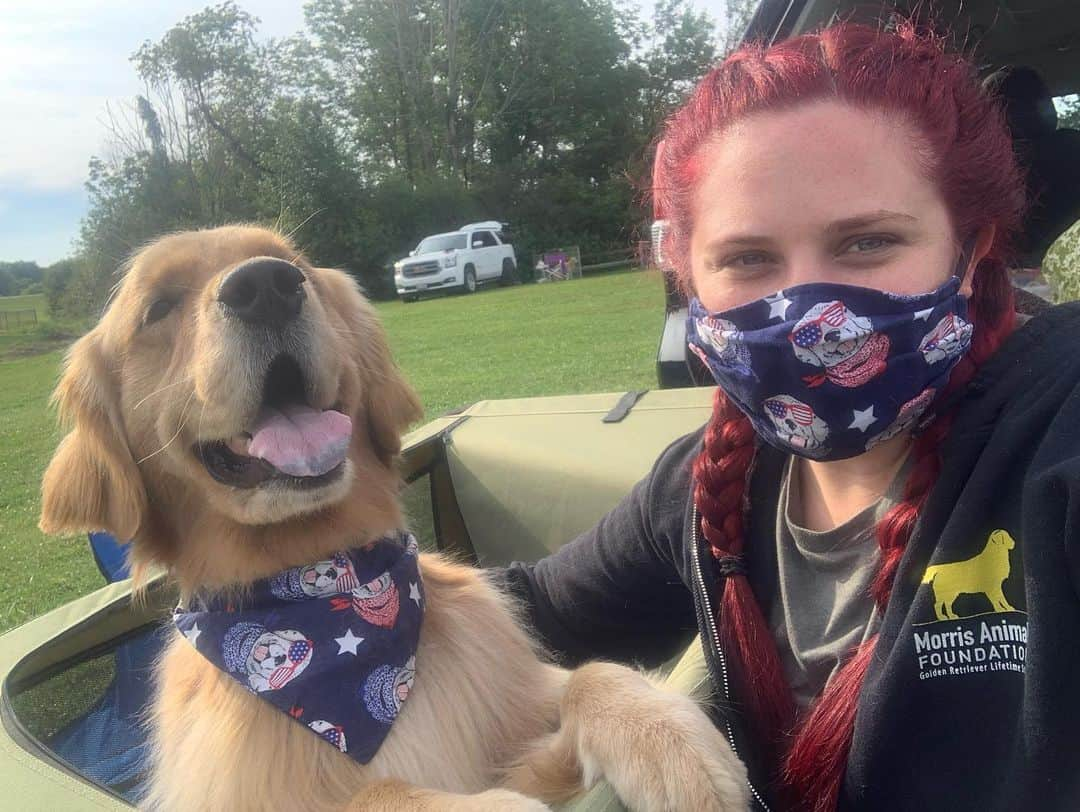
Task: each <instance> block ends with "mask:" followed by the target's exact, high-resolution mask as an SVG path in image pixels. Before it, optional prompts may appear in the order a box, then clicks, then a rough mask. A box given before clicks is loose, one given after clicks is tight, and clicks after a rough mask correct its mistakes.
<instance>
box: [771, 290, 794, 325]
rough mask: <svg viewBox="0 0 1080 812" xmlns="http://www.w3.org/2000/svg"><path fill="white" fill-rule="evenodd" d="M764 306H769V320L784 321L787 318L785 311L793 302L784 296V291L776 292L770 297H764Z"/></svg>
mask: <svg viewBox="0 0 1080 812" xmlns="http://www.w3.org/2000/svg"><path fill="white" fill-rule="evenodd" d="M765 302H766V304H768V305H769V318H770V319H784V318H786V317H787V309H788V308H789V307H791V305H792V304H794V302H792V301H791V299H789V298H788V297H787V296H785V295H784V291H782V290H778V291H777V292H776V293H774V294H773V295H772V296H766V297H765Z"/></svg>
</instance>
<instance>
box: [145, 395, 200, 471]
mask: <svg viewBox="0 0 1080 812" xmlns="http://www.w3.org/2000/svg"><path fill="white" fill-rule="evenodd" d="M194 397H195V392H194V390H192V392H191V394H190V395H188V399H187V402H186V403H185V404H184V408H183V409H182V410H181V412H180V420H179V421H178V423H179V425H178V426H177V427H176V433H175V434H173V436H172V437H170V438H169V440H168V442H166V443H165V445H163V446H162V447H161V448H159V449H158V450H157V451H154V452H153V453H151V454H147V455H146V456H145V457H143V458H142V459H141V460H139V461H138V462H136V463H135V464H136V465H142V464H143V463H144V462H146V461H147V460H148V459H150V458H152V457H156V456H157V455H158V454H160V453H161V452H162V451H164V450H165V449H166V448H168V447H169V446H171V445H172V444H173V441H174V440H176V438H177V437H179V436H180V432H182V431H183V430H184V426H186V425H187V420H185V417H186V415H187V410H188V406H190V405H191V401H192V399H193V398H194ZM205 405H206V404H203V406H204V407H205Z"/></svg>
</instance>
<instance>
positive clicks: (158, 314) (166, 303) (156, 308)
mask: <svg viewBox="0 0 1080 812" xmlns="http://www.w3.org/2000/svg"><path fill="white" fill-rule="evenodd" d="M174 307H176V300H175V299H158V300H156V301H155V302H154V303H153V304H152V305H150V307H149V309H148V310H147V311H146V315H145V316H143V326H144V327H145V326H147V325H148V324H153V323H154V322H155V321H160V320H161V319H163V318H165V317H166V316H167V315H169V312H170V311H171V310H172V309H173V308H174Z"/></svg>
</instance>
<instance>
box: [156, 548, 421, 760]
mask: <svg viewBox="0 0 1080 812" xmlns="http://www.w3.org/2000/svg"><path fill="white" fill-rule="evenodd" d="M245 596H246V597H244V598H243V599H231V600H230V599H225V598H220V597H218V596H212V595H197V596H196V597H195V598H194V599H193V600H192V605H191V607H189V608H183V607H177V608H176V610H175V612H174V614H173V621H174V623H175V624H176V628H177V629H178V630H179V631H180V633H181V634H183V635H184V637H186V638H187V640H188V642H190V643H191V645H193V646H194V647H195V648H196V650H198V652H199V653H200V654H202V655H203V656H204V657H205V658H206V659H208V660H209V661H210V662H211V663H213V664H214V665H215V666H217V667H218V668H220V669H221V670H222V671H224V672H225V673H226V674H228V675H229V676H230V677H232V678H233V679H235V680H236V681H237V682H239V683H240V684H241V685H243V686H244V687H245V688H247V689H248V690H249V691H251V692H252V693H254V694H257V695H258V696H259V698H261V699H264V700H266V701H267V702H269V703H270V704H272V705H273V706H274V707H276V708H278V709H279V710H281V711H283V712H284V713H287V714H288V715H289V716H290V717H292V718H293V719H295V720H296V721H297V722H298V723H299V724H302V725H304V726H305V727H307V728H309V729H310V730H311V731H312V733H313V734H315V735H318V736H321V737H322V738H323V739H325V740H326V741H327V742H328V743H330V744H332V745H333V746H334V747H336V748H337V749H338V750H340V751H341V752H343V753H347V754H348V755H349V756H351V757H352V758H354V759H356V760H357V761H359V762H360V763H361V764H366V763H368V762H369V761H371V759H372V758H373V757H374V756H375V753H376V752H377V751H378V749H379V747H380V745H381V744H382V743H383V740H384V739H385V738H386V735H387V733H389V732H390V725H391V723H393V721H394V719H395V718H396V717H397V715H398V712H399V711H400V710H401V706H402V703H403V702H404V701H405V699H406V698H407V697H408V695H409V690H410V689H411V688H412V684H413V678H414V676H415V674H416V646H417V641H418V640H419V638H420V622H421V620H422V619H423V611H424V587H423V583H422V582H421V580H420V570H419V568H418V566H417V545H416V539H415V538H414V537H413V536H412V534H410V533H406V532H401V533H398V534H396V535H394V536H389V537H386V538H382V539H379V540H378V541H375V542H372V543H371V544H368V545H366V546H365V547H363V548H358V549H352V550H346V551H342V552H340V553H336V554H335V555H334V556H333V557H332V558H330V559H328V560H326V561H316V562H315V563H314V564H309V565H308V566H306V567H295V568H293V569H288V570H285V571H284V572H280V573H278V574H277V575H275V576H273V577H272V578H267V579H264V580H261V581H257V582H256V583H255V584H254V585H253V586H252V587H251V588H250V589H249V590H247V591H246V592H245Z"/></svg>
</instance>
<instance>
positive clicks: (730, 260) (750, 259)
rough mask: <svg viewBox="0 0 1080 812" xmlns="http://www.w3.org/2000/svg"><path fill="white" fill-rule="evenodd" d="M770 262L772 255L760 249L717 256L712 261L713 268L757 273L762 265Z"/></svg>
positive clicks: (762, 267)
mask: <svg viewBox="0 0 1080 812" xmlns="http://www.w3.org/2000/svg"><path fill="white" fill-rule="evenodd" d="M771 263H772V257H770V256H769V255H768V254H765V253H762V252H761V251H748V252H747V253H745V254H736V255H735V256H728V257H723V258H718V259H717V260H716V261H715V262H714V263H713V268H714V269H715V270H718V271H727V272H729V273H731V272H734V273H759V272H761V271H762V270H764V266H766V265H769V264H771Z"/></svg>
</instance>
